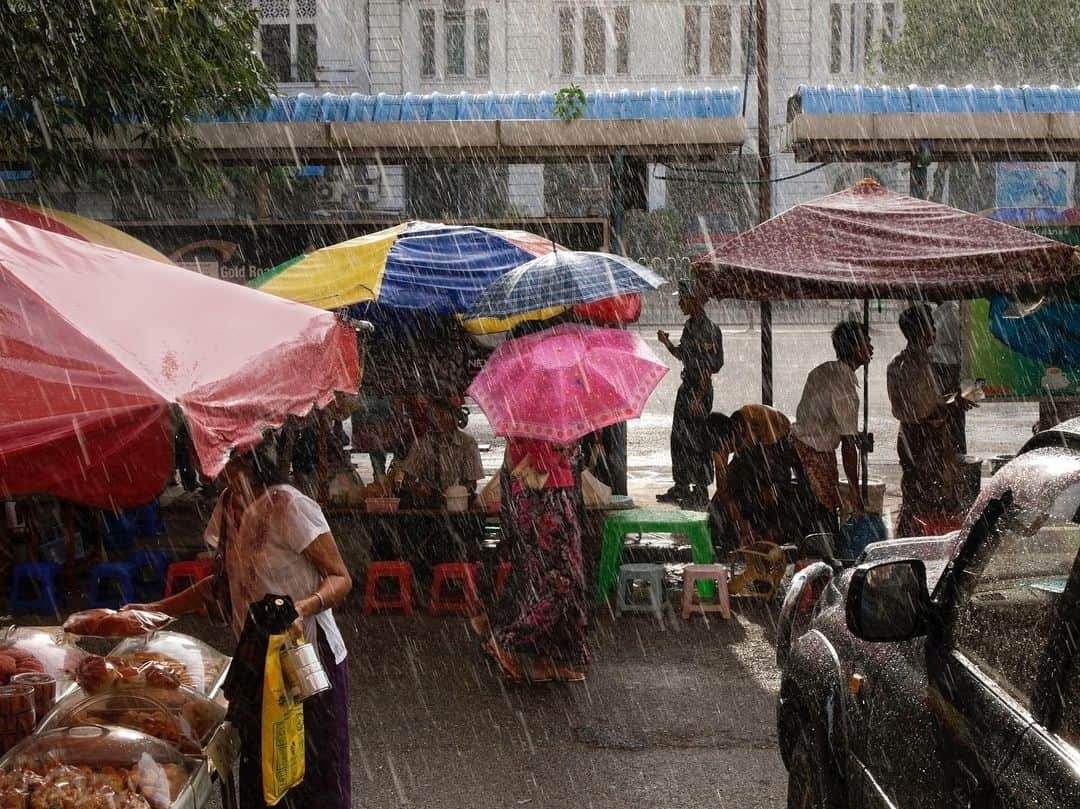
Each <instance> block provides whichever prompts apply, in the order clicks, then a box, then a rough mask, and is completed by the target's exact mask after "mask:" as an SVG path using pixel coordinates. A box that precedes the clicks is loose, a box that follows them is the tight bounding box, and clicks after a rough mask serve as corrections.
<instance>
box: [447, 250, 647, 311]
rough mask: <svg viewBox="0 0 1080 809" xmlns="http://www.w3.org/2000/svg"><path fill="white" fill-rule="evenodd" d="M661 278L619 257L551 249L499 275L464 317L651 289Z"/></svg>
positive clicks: (534, 308) (555, 304)
mask: <svg viewBox="0 0 1080 809" xmlns="http://www.w3.org/2000/svg"><path fill="white" fill-rule="evenodd" d="M664 283H665V279H664V278H662V277H661V276H659V275H657V274H656V273H654V272H653V271H652V270H650V269H648V268H647V267H644V266H642V265H641V264H638V263H637V262H636V261H633V260H631V259H629V258H625V257H624V256H618V255H613V254H611V253H594V252H589V251H584V250H553V251H552V252H550V253H547V254H545V255H542V256H540V257H538V258H534V259H533V260H532V261H528V262H526V263H524V264H522V265H521V266H520V267H517V268H516V269H513V270H510V271H509V272H507V273H505V274H504V275H501V276H499V277H498V278H497V279H495V281H493V282H492V284H491V285H490V286H489V287H488V288H487V289H486V290H484V293H483V294H482V295H481V296H480V297H479V298H478V299H477V301H476V302H475V303H474V304H473V305H472V308H470V309H469V312H468V314H467V317H468V318H470V319H472V318H505V317H510V316H512V315H517V314H522V313H525V312H534V311H536V310H538V309H546V308H549V307H555V306H573V305H574V304H579V303H592V302H593V301H599V300H604V299H605V298H612V297H615V296H618V295H626V294H630V293H635V292H644V291H645V290H650V289H657V288H658V287H660V286H661V285H662V284H664Z"/></svg>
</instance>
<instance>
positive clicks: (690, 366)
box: [656, 279, 724, 510]
mask: <svg viewBox="0 0 1080 809" xmlns="http://www.w3.org/2000/svg"><path fill="white" fill-rule="evenodd" d="M677 294H678V296H679V308H680V309H681V310H682V312H683V314H684V315H686V316H687V321H686V324H685V325H684V326H683V331H682V340H681V341H680V343H679V345H675V344H674V343H672V342H671V338H670V337H669V336H668V333H667V332H666V331H664V330H663V329H661V330H660V331H658V332H657V333H656V336H657V339H659V340H660V342H661V343H662V344H663V345H664V347H665V348H667V350H668V351H670V352H671V354H672V356H674V357H675V358H676V359H677V360H679V362H681V363H682V364H683V372H682V384H681V385H679V392H678V394H677V395H676V397H675V411H674V413H672V418H671V477H672V479H673V480H674V482H675V485H674V486H672V487H671V488H670V489H668V490H667V491H666V492H664V493H663V494H658V495H657V496H656V499H657V500H659V501H660V502H661V503H678V504H679V506H680V507H683V508H693V509H700V510H704V509H705V508H707V507H708V503H709V483H710V482H711V481H712V454H711V452H710V450H709V446H708V441H707V440H706V431H705V419H706V417H708V415H709V413H710V412H711V411H712V404H713V386H712V375H713V374H715V373H716V372H717V371H719V370H720V369H721V368H722V367H723V365H724V338H723V335H722V334H721V332H720V329H719V327H717V326H716V325H715V324H714V323H713V322H712V321H711V320H709V318H708V316H707V315H706V314H705V301H706V299H707V296H706V294H705V291H704V290H703V289H702V288H701V286H700V284H698V283H697V281H695V280H693V279H691V280H685V281H680V282H679V291H678V293H677Z"/></svg>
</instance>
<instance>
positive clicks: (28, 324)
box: [0, 219, 359, 509]
mask: <svg viewBox="0 0 1080 809" xmlns="http://www.w3.org/2000/svg"><path fill="white" fill-rule="evenodd" d="M358 386H359V361H358V356H357V345H356V335H355V332H354V331H353V330H352V329H351V328H349V327H348V326H346V325H345V324H343V323H341V322H339V321H338V320H337V319H336V318H335V317H334V315H333V314H331V313H330V312H324V311H322V310H319V309H315V308H313V307H309V306H305V305H303V304H298V303H292V302H290V301H286V300H283V299H280V298H275V297H273V296H271V295H266V294H264V293H262V292H259V291H257V290H253V289H247V288H246V287H242V286H238V285H234V284H230V283H227V282H224V281H217V280H214V279H211V278H207V277H205V276H201V275H199V274H198V273H194V272H191V271H190V270H185V269H182V268H180V267H175V266H171V265H166V264H162V263H160V262H157V261H151V260H148V259H145V258H140V257H138V256H135V255H132V254H131V253H127V252H123V251H121V250H114V249H111V248H106V247H101V246H99V245H95V244H90V243H89V242H85V241H81V240H79V239H75V238H71V237H68V236H63V235H59V234H57V233H51V232H49V231H46V230H42V229H40V228H36V227H31V226H29V225H25V224H22V223H20V222H13V221H11V220H7V219H0V495H3V496H9V495H15V494H32V493H47V494H53V495H56V496H58V497H62V498H65V499H68V500H73V501H76V502H81V503H85V504H87V505H93V506H100V507H104V508H114V509H115V508H123V507H128V506H134V505H140V504H142V503H146V502H148V501H150V500H152V499H153V498H154V497H155V496H156V495H157V494H158V493H159V492H160V491H161V490H162V488H164V486H165V482H166V479H167V477H168V475H169V474H170V473H171V471H172V467H173V419H174V417H177V416H178V415H181V414H182V416H183V418H185V419H186V420H187V423H188V427H189V429H190V433H191V437H192V440H193V442H194V445H195V450H196V454H197V456H198V461H199V466H200V468H201V469H202V471H203V472H204V473H205V474H206V475H207V476H210V477H213V476H215V475H216V474H217V473H218V472H220V471H221V469H222V467H223V466H224V464H225V462H226V460H227V459H228V455H229V451H230V450H231V449H232V448H235V447H245V446H251V445H254V444H255V443H257V442H258V441H259V440H260V439H261V437H262V431H263V430H264V429H267V428H275V427H280V426H281V425H282V423H283V422H284V421H285V418H286V417H287V416H288V415H289V414H297V415H302V414H304V413H307V412H308V411H310V410H311V409H312V408H313V407H316V406H323V405H326V404H328V403H329V402H330V400H331V399H332V398H333V397H334V392H335V391H343V392H350V393H355V392H356V390H357V388H358ZM177 411H179V412H177Z"/></svg>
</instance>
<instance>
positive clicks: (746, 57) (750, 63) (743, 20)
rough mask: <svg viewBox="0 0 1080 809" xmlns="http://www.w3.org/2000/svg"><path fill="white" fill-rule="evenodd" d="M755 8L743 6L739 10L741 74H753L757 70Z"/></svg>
mask: <svg viewBox="0 0 1080 809" xmlns="http://www.w3.org/2000/svg"><path fill="white" fill-rule="evenodd" d="M755 8H756V6H755V7H754V8H751V7H750V6H743V7H742V8H741V9H739V40H740V42H741V43H742V65H741V68H742V72H743V73H753V72H754V71H755V70H757V20H756V19H755V18H754V15H755V13H756V12H755Z"/></svg>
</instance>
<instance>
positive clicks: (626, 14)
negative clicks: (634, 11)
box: [615, 6, 630, 75]
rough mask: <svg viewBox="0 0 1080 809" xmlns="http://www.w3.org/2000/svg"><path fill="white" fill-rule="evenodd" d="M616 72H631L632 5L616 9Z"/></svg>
mask: <svg viewBox="0 0 1080 809" xmlns="http://www.w3.org/2000/svg"><path fill="white" fill-rule="evenodd" d="M615 72H616V73H618V74H620V75H621V74H625V73H629V72H630V6H618V7H617V8H616V9H615Z"/></svg>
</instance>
